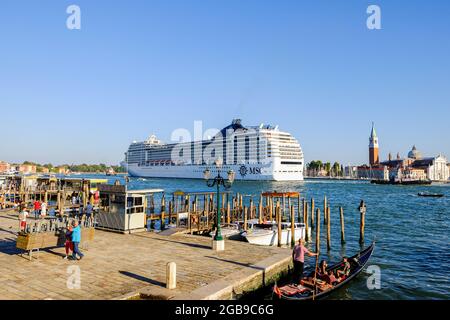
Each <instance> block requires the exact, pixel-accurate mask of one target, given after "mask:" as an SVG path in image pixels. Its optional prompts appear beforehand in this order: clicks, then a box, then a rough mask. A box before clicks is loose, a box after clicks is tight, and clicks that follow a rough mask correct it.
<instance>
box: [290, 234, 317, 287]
mask: <svg viewBox="0 0 450 320" xmlns="http://www.w3.org/2000/svg"><path fill="white" fill-rule="evenodd" d="M304 243H305V241H304V240H303V239H302V238H300V239H299V240H298V245H296V246H295V247H294V250H292V259H293V260H294V281H295V282H296V283H300V280H301V279H302V277H303V267H304V264H305V253H306V254H307V255H308V256H310V257H315V256H318V255H319V254H318V253H314V252H310V251H309V250H308V249H307V248H306V247H305V245H304Z"/></svg>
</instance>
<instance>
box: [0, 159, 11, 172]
mask: <svg viewBox="0 0 450 320" xmlns="http://www.w3.org/2000/svg"><path fill="white" fill-rule="evenodd" d="M10 170H11V165H10V164H9V163H8V162H5V161H0V173H8V172H9V171H10Z"/></svg>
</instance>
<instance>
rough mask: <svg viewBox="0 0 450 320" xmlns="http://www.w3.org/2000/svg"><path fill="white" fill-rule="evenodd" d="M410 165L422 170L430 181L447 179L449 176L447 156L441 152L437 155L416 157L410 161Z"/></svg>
mask: <svg viewBox="0 0 450 320" xmlns="http://www.w3.org/2000/svg"><path fill="white" fill-rule="evenodd" d="M412 167H413V168H416V169H422V170H424V171H425V172H426V175H427V178H428V179H429V180H431V181H447V180H448V179H449V176H450V172H449V166H448V163H447V158H446V157H444V156H443V155H441V154H440V155H438V156H437V157H430V158H423V159H417V160H415V161H414V162H413V163H412Z"/></svg>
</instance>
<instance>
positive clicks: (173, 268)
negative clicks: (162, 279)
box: [166, 262, 177, 290]
mask: <svg viewBox="0 0 450 320" xmlns="http://www.w3.org/2000/svg"><path fill="white" fill-rule="evenodd" d="M166 288H167V289H169V290H173V289H176V288H177V264H176V263H175V262H169V263H168V264H167V266H166Z"/></svg>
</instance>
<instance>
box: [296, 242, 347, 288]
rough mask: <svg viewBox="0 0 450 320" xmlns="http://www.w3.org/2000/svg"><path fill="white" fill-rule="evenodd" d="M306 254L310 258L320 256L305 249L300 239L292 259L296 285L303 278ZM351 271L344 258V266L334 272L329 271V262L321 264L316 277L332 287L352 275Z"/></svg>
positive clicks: (323, 261)
mask: <svg viewBox="0 0 450 320" xmlns="http://www.w3.org/2000/svg"><path fill="white" fill-rule="evenodd" d="M305 254H307V255H308V256H310V257H317V256H318V253H315V252H310V251H309V250H308V249H307V248H306V247H305V242H304V240H303V239H299V241H298V245H296V246H295V247H294V250H293V251H292V259H293V262H294V281H295V282H296V283H300V281H301V280H302V278H303V269H304V264H305ZM350 270H351V265H350V262H349V261H348V258H347V257H344V258H343V263H342V266H340V267H339V268H338V269H335V270H334V271H333V270H329V269H328V264H327V262H326V261H325V260H322V261H321V262H320V265H319V270H318V272H317V275H316V276H317V278H318V279H320V280H323V281H325V282H326V283H328V284H330V285H335V284H337V283H339V282H341V281H342V280H343V279H345V277H347V276H348V275H349V274H350Z"/></svg>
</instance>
